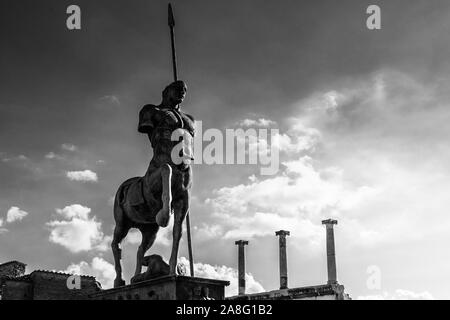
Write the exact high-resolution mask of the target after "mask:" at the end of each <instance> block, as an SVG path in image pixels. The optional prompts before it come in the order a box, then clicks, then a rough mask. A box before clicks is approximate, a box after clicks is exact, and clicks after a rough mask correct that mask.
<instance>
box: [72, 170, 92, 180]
mask: <svg viewBox="0 0 450 320" xmlns="http://www.w3.org/2000/svg"><path fill="white" fill-rule="evenodd" d="M66 176H67V178H69V179H70V180H72V181H82V182H97V181H98V177H97V174H96V173H95V172H93V171H91V170H84V171H67V173H66Z"/></svg>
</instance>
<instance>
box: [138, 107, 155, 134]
mask: <svg viewBox="0 0 450 320" xmlns="http://www.w3.org/2000/svg"><path fill="white" fill-rule="evenodd" d="M157 110H158V108H157V107H156V106H154V105H152V104H147V105H145V106H144V107H143V108H142V109H141V111H140V112H139V125H138V131H139V132H140V133H150V132H151V131H152V130H153V128H154V127H155V124H154V122H155V121H154V120H155V119H154V115H155V113H156V112H157Z"/></svg>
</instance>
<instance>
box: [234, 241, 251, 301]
mask: <svg viewBox="0 0 450 320" xmlns="http://www.w3.org/2000/svg"><path fill="white" fill-rule="evenodd" d="M234 244H236V245H237V246H238V285H239V295H244V294H245V251H244V247H245V246H246V245H248V241H244V240H239V241H236V242H235V243H234Z"/></svg>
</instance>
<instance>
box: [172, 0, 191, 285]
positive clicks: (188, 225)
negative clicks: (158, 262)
mask: <svg viewBox="0 0 450 320" xmlns="http://www.w3.org/2000/svg"><path fill="white" fill-rule="evenodd" d="M168 20H169V28H170V42H171V45H172V67H173V81H177V80H178V73H177V54H176V50H175V32H174V28H175V19H174V17H173V10H172V5H171V4H170V3H169V19H168ZM189 216H190V214H189V212H188V213H187V214H186V232H187V240H188V251H189V267H190V269H191V277H193V276H194V257H193V254H192V242H191V221H190V220H191V219H190V217H189Z"/></svg>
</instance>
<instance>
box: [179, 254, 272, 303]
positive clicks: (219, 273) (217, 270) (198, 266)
mask: <svg viewBox="0 0 450 320" xmlns="http://www.w3.org/2000/svg"><path fill="white" fill-rule="evenodd" d="M178 262H179V263H182V264H183V265H185V266H186V270H187V272H188V274H189V270H190V267H189V260H188V259H186V258H185V257H181V258H179V259H178ZM194 272H195V276H196V277H200V278H209V279H216V280H225V281H230V285H229V286H228V287H225V296H227V297H229V296H235V295H237V294H238V272H237V270H236V269H233V268H230V267H227V266H212V265H210V264H206V263H194ZM245 282H246V292H247V293H258V292H264V291H265V290H264V288H263V286H262V285H261V284H260V283H259V282H258V281H257V280H256V279H255V278H254V277H253V275H252V274H251V273H246V274H245Z"/></svg>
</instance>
